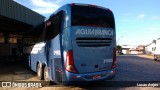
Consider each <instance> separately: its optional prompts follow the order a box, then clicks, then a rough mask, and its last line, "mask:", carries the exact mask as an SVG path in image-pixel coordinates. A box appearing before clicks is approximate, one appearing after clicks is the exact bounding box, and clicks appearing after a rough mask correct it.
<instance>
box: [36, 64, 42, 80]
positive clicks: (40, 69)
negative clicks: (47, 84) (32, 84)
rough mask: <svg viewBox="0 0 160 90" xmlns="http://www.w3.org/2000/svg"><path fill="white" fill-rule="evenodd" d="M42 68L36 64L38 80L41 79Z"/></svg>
mask: <svg viewBox="0 0 160 90" xmlns="http://www.w3.org/2000/svg"><path fill="white" fill-rule="evenodd" d="M42 74H43V73H42V68H41V66H40V64H38V65H37V77H38V79H39V80H43V75H42Z"/></svg>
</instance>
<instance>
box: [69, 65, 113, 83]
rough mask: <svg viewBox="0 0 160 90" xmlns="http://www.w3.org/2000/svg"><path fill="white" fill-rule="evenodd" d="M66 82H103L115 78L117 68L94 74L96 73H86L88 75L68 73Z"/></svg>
mask: <svg viewBox="0 0 160 90" xmlns="http://www.w3.org/2000/svg"><path fill="white" fill-rule="evenodd" d="M66 75H67V77H66V81H67V82H68V81H69V82H70V81H71V82H79V81H80V82H81V81H88V82H90V81H101V80H107V79H110V78H112V77H114V76H115V68H114V69H110V70H105V71H100V72H94V73H86V74H76V73H71V72H67V71H66Z"/></svg>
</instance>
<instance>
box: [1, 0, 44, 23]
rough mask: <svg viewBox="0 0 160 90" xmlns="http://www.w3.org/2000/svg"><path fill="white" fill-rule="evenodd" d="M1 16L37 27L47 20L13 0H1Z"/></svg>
mask: <svg viewBox="0 0 160 90" xmlns="http://www.w3.org/2000/svg"><path fill="white" fill-rule="evenodd" d="M0 15H2V16H5V17H8V18H12V19H15V20H18V21H21V22H24V23H27V24H30V25H37V24H38V23H40V22H41V21H43V20H44V18H45V17H44V16H42V15H40V14H38V13H36V12H34V11H32V10H30V9H28V8H26V7H24V6H22V5H20V4H18V3H16V2H14V1H13V0H0Z"/></svg>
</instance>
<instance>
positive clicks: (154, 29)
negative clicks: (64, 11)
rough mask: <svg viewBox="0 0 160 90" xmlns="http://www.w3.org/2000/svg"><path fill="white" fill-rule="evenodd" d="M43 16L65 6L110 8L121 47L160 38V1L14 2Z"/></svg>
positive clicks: (44, 0) (52, 0) (78, 0)
mask: <svg viewBox="0 0 160 90" xmlns="http://www.w3.org/2000/svg"><path fill="white" fill-rule="evenodd" d="M14 1H16V2H18V3H20V4H22V5H24V6H26V7H28V8H30V9H32V10H34V11H36V12H38V13H40V14H42V15H44V16H46V17H48V16H49V15H50V14H51V13H53V12H54V11H55V10H56V9H58V8H59V7H60V6H62V5H64V4H68V3H86V4H94V5H98V6H103V7H106V8H110V9H111V10H112V11H113V13H114V16H115V23H116V34H117V40H119V44H120V45H140V44H142V45H146V44H149V43H151V42H152V40H153V39H157V38H160V10H159V9H160V0H14Z"/></svg>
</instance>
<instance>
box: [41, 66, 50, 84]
mask: <svg viewBox="0 0 160 90" xmlns="http://www.w3.org/2000/svg"><path fill="white" fill-rule="evenodd" d="M43 78H44V81H45V82H43V86H49V85H50V84H51V81H50V80H49V78H48V70H47V66H45V67H44V68H43Z"/></svg>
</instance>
